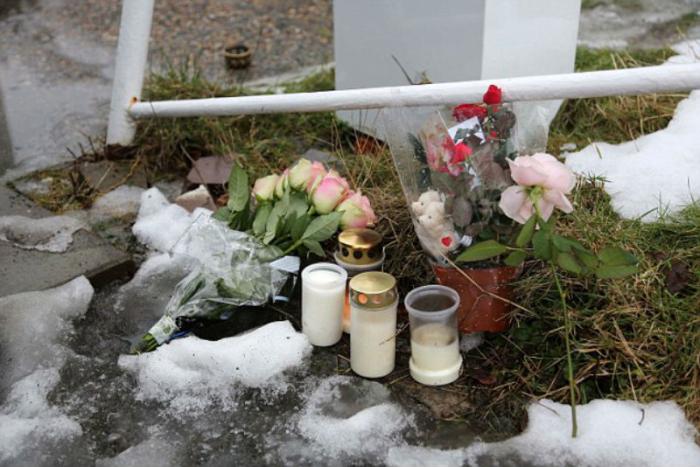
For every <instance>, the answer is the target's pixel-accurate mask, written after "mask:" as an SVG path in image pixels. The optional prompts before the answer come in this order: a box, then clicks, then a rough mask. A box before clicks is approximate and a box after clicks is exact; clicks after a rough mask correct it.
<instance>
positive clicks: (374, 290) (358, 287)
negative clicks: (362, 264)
mask: <svg viewBox="0 0 700 467" xmlns="http://www.w3.org/2000/svg"><path fill="white" fill-rule="evenodd" d="M397 298H398V292H397V291H396V279H394V276H392V275H391V274H387V273H386V272H379V271H370V272H363V273H361V274H358V275H357V276H355V277H353V278H352V279H350V300H351V301H352V302H353V303H355V304H356V305H359V306H361V307H366V308H384V307H386V306H389V305H391V304H392V303H394V302H395V301H396V299H397Z"/></svg>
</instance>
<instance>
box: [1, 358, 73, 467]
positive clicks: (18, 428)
mask: <svg viewBox="0 0 700 467" xmlns="http://www.w3.org/2000/svg"><path fill="white" fill-rule="evenodd" d="M58 380H59V374H58V369H56V368H48V369H45V370H37V371H35V372H34V373H32V374H30V375H29V376H27V377H25V378H23V379H21V380H19V381H17V382H16V383H15V384H14V385H13V386H12V390H11V391H10V394H9V396H8V397H7V401H6V402H5V404H4V405H3V406H2V408H1V409H0V463H1V462H6V461H9V460H10V459H13V458H19V457H21V456H22V454H23V453H24V451H25V450H27V449H31V446H32V445H34V444H38V443H46V442H57V441H62V440H65V439H66V438H72V437H75V436H79V435H80V434H82V429H81V428H80V424H78V422H76V421H75V420H72V419H70V418H68V417H67V416H66V415H65V414H63V413H62V412H61V411H60V410H58V409H56V408H55V407H51V406H50V405H49V404H48V402H47V400H46V397H47V396H48V394H49V391H51V390H52V389H53V388H54V386H55V385H56V383H58Z"/></svg>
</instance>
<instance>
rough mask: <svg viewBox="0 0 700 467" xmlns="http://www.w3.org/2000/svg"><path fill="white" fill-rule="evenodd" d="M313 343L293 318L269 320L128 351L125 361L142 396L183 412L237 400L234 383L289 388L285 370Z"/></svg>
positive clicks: (227, 405)
mask: <svg viewBox="0 0 700 467" xmlns="http://www.w3.org/2000/svg"><path fill="white" fill-rule="evenodd" d="M310 353H311V344H309V341H308V339H307V338H306V336H304V335H303V334H301V333H298V332H296V331H295V330H294V328H293V327H292V325H291V324H290V323H289V321H278V322H274V323H270V324H267V325H265V326H262V327H260V328H258V329H255V330H253V331H251V332H249V333H246V334H242V335H239V336H234V337H229V338H226V339H221V340H218V341H207V340H203V339H199V338H197V337H194V336H190V337H186V338H184V339H176V340H174V341H172V342H170V343H169V344H167V345H163V346H161V347H159V348H158V349H157V350H155V351H154V352H150V353H147V354H141V355H122V356H120V357H119V366H120V367H122V368H124V369H126V370H128V371H130V372H132V373H134V374H135V375H136V378H137V380H138V391H137V394H136V398H137V399H138V400H149V399H153V400H157V401H161V402H165V403H167V404H168V405H169V406H170V408H171V409H173V410H174V411H176V412H179V413H185V412H188V413H190V414H197V413H201V412H202V411H203V410H204V409H205V408H206V407H208V406H209V405H211V404H212V403H214V402H220V403H221V404H222V406H223V407H224V408H229V409H230V408H232V407H233V406H234V405H235V388H234V387H233V383H237V384H238V385H242V386H246V387H261V388H272V389H273V390H284V389H286V388H285V383H284V379H283V377H282V373H283V372H285V371H286V370H289V369H292V368H296V367H299V366H301V365H302V364H303V363H304V360H305V359H306V357H307V356H308V355H309V354H310Z"/></svg>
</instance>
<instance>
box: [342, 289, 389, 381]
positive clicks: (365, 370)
mask: <svg viewBox="0 0 700 467" xmlns="http://www.w3.org/2000/svg"><path fill="white" fill-rule="evenodd" d="M395 356H396V302H394V303H393V304H391V305H389V306H388V307H386V308H382V309H377V310H374V309H371V310H368V309H364V308H359V307H358V306H357V305H355V304H352V305H351V317H350V366H351V367H352V371H354V372H355V373H357V374H358V375H360V376H364V377H366V378H380V377H382V376H386V375H388V374H389V373H391V372H392V371H393V370H394V361H395Z"/></svg>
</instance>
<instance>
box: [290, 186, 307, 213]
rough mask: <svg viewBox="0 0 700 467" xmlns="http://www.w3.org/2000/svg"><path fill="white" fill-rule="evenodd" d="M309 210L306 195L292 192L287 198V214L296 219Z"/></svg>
mask: <svg viewBox="0 0 700 467" xmlns="http://www.w3.org/2000/svg"><path fill="white" fill-rule="evenodd" d="M308 210H309V203H307V202H306V194H304V193H302V192H300V191H294V192H292V193H291V195H290V197H289V212H290V213H294V214H296V216H297V218H298V217H299V216H301V215H302V214H304V213H306V211H308Z"/></svg>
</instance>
